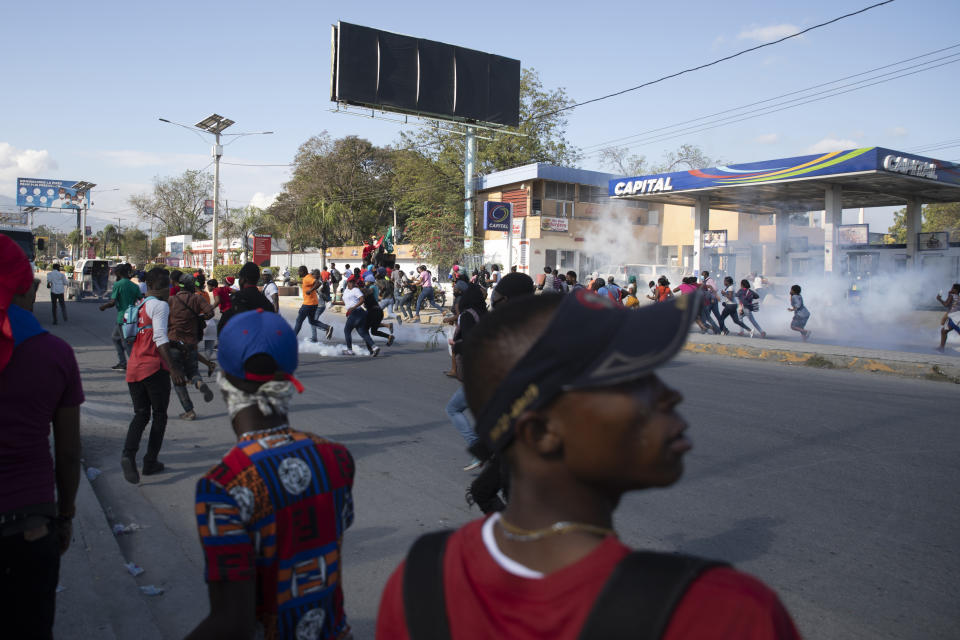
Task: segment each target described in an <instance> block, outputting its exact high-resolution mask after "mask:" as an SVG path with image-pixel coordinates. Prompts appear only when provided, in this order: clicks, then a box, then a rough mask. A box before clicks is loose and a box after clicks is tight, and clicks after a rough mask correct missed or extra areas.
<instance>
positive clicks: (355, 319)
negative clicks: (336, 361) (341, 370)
mask: <svg viewBox="0 0 960 640" xmlns="http://www.w3.org/2000/svg"><path fill="white" fill-rule="evenodd" d="M363 300H364V295H363V289H362V288H361V287H360V286H359V276H356V275H353V276H350V277H349V278H347V290H346V291H344V292H343V308H344V313H345V314H346V316H347V322H346V324H345V325H344V327H343V337H344V340H345V341H346V343H347V348H346V349H344V350H343V351H342V352H341V353H342V354H343V355H345V356H352V355H355V354H354V352H353V337H352V335H351V334H352V333H353V331H354V330H356V332H357V334H358V335H359V336H360V337H361V338H362V339H363V342H364V344H366V345H367V350H368V351H369V352H370V355H371V356H376V355H378V354H379V353H380V347H377V346H375V345H374V344H373V339H371V338H370V333H369V332H368V330H367V312H366V311H365V310H364V308H363Z"/></svg>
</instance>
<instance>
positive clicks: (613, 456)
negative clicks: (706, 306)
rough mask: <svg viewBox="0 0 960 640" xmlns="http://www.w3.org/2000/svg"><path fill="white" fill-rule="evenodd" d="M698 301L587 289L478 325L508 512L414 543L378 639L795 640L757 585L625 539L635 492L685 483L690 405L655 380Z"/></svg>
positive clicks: (475, 395)
mask: <svg viewBox="0 0 960 640" xmlns="http://www.w3.org/2000/svg"><path fill="white" fill-rule="evenodd" d="M691 297H693V298H694V299H693V300H691V301H690V302H694V303H695V304H685V303H686V302H688V301H686V300H676V301H673V302H667V303H665V304H658V305H650V306H647V307H645V308H643V309H639V310H637V311H627V310H625V309H624V308H623V307H622V306H617V305H614V304H612V303H611V302H607V301H601V300H602V299H597V298H595V297H594V296H592V295H591V294H589V293H586V292H578V293H576V294H575V295H572V296H564V297H560V296H534V297H532V298H526V299H523V300H517V301H515V302H511V303H510V304H509V305H507V306H506V308H505V309H504V310H503V311H502V312H499V311H498V312H496V313H492V314H489V315H488V316H487V317H486V318H484V319H483V320H482V321H481V323H480V324H479V325H478V326H477V327H476V328H475V329H474V330H473V332H472V334H471V336H470V337H469V338H468V340H467V342H466V344H465V346H464V362H465V366H466V368H465V375H464V386H465V388H466V396H467V402H468V403H469V405H470V408H471V409H472V410H473V411H474V413H475V415H476V416H477V427H476V430H477V433H478V435H479V437H480V440H481V442H482V443H483V445H484V446H485V447H487V448H488V449H489V450H491V451H496V452H498V453H500V454H501V455H503V456H505V457H506V459H507V460H509V465H508V467H509V473H510V478H511V480H510V481H511V487H512V489H511V495H510V501H509V503H508V504H507V506H506V508H505V509H504V511H503V512H502V513H497V514H494V515H492V516H490V517H488V518H484V519H479V520H474V521H473V522H470V523H468V524H466V525H464V526H463V527H461V528H460V529H458V530H456V531H454V532H452V533H451V532H440V533H435V534H428V535H427V536H424V537H422V538H420V539H419V540H418V541H417V542H415V543H414V545H413V547H412V549H411V551H410V552H409V554H408V555H407V558H406V562H405V563H404V564H403V565H402V566H401V567H399V568H398V569H397V570H395V571H394V573H393V574H392V575H391V576H390V578H389V580H388V581H387V585H386V587H385V589H384V592H383V596H382V598H381V601H380V611H379V615H378V618H377V633H376V637H377V638H378V640H385V639H387V638H389V639H390V640H406V639H407V638H419V637H449V638H455V639H462V638H478V637H490V638H550V639H551V640H574V639H575V638H621V637H636V636H639V637H652V638H668V639H672V638H681V637H682V638H716V639H721V640H723V639H736V640H740V639H742V638H751V639H753V640H760V639H762V640H774V639H775V640H798V639H799V634H798V633H797V631H796V628H795V627H794V624H793V621H792V620H791V618H790V614H789V613H788V612H787V610H786V608H785V607H784V606H783V604H782V603H781V602H780V600H779V598H778V597H777V594H776V593H775V592H774V591H773V590H771V589H770V588H769V587H767V586H766V585H765V584H763V583H762V582H760V581H759V580H757V579H756V578H754V577H752V576H749V575H747V574H744V573H741V572H739V571H737V570H736V569H733V568H732V567H730V566H728V565H726V564H725V563H722V562H714V561H709V560H704V559H701V558H693V557H690V556H679V555H676V554H672V553H652V552H642V553H634V551H633V549H631V548H630V547H628V546H626V545H625V544H623V543H622V542H621V541H620V540H619V538H618V535H617V532H616V531H615V529H614V512H615V510H616V508H617V505H618V504H620V503H621V501H622V498H623V497H624V496H625V495H626V494H628V493H629V492H633V491H638V490H645V489H653V488H660V487H669V486H671V485H673V484H675V483H676V482H677V481H678V480H679V479H680V477H681V475H682V474H683V469H684V461H683V457H684V455H685V454H686V452H687V451H689V450H690V448H691V443H690V441H689V439H688V438H687V436H686V431H687V428H688V425H687V422H686V421H685V420H684V419H683V417H681V416H680V415H679V414H678V413H677V411H676V407H677V405H679V404H680V403H681V402H682V400H683V396H682V395H681V394H680V393H679V392H678V391H676V390H674V389H672V388H670V387H669V386H667V384H666V383H664V382H663V381H662V380H661V379H660V378H659V377H658V376H657V374H656V369H657V367H659V366H661V365H663V364H665V363H667V362H668V361H670V360H671V359H672V358H673V357H674V356H675V355H676V354H677V352H678V351H679V350H680V349H681V347H682V345H683V344H684V342H685V339H684V338H685V336H686V333H687V330H688V328H689V327H690V324H691V323H692V320H693V317H692V316H693V315H695V314H696V313H698V312H699V306H700V300H699V294H692V296H691ZM641 334H642V335H643V336H644V339H643V340H636V336H637V335H641ZM558 343H560V344H562V345H564V348H562V349H558V348H557V344H558ZM613 363H616V364H613ZM438 611H440V612H444V611H445V612H446V615H444V616H438V615H437V612H438ZM425 630H429V631H428V632H427V634H426V636H423V635H421V634H422V633H424V631H425Z"/></svg>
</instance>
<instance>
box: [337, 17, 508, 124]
mask: <svg viewBox="0 0 960 640" xmlns="http://www.w3.org/2000/svg"><path fill="white" fill-rule="evenodd" d="M333 45H334V47H333V56H334V59H333V82H332V88H333V91H332V95H331V100H334V101H336V102H345V103H348V104H353V105H359V106H364V107H375V108H378V109H384V110H388V111H399V112H401V113H413V114H422V115H428V116H432V117H437V118H443V119H448V120H457V121H471V122H489V123H494V124H500V125H507V126H512V127H515V126H517V125H518V124H519V121H520V61H519V60H513V59H511V58H504V57H503V56H497V55H494V54H491V53H484V52H482V51H475V50H473V49H465V48H463V47H456V46H453V45H449V44H444V43H442V42H436V41H433V40H424V39H422V38H412V37H410V36H403V35H399V34H396V33H390V32H387V31H381V30H379V29H371V28H369V27H362V26H359V25H354V24H349V23H347V22H340V23H338V24H337V25H336V26H334V28H333Z"/></svg>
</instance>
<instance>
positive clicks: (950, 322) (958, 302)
mask: <svg viewBox="0 0 960 640" xmlns="http://www.w3.org/2000/svg"><path fill="white" fill-rule="evenodd" d="M937 302H939V303H940V304H941V305H942V306H943V307H944V308H945V309H946V312H945V313H944V314H943V320H942V321H941V322H940V346H939V347H937V351H939V352H940V353H943V352H944V351H945V350H946V348H947V336H949V335H950V332H951V331H956V332H957V333H960V282H958V283H955V284H954V285H953V287H951V288H950V292H949V293H948V294H947V298H946V300H944V299H943V296H942V295H940V294H939V293H938V294H937Z"/></svg>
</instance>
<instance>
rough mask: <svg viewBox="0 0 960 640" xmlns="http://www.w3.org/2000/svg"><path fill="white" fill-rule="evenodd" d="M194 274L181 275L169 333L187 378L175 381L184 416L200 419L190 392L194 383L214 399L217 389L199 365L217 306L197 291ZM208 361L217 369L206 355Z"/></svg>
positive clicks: (173, 355) (175, 360)
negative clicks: (206, 333)
mask: <svg viewBox="0 0 960 640" xmlns="http://www.w3.org/2000/svg"><path fill="white" fill-rule="evenodd" d="M193 283H194V281H193V276H191V275H190V274H183V275H182V276H181V277H180V284H181V286H182V289H180V292H179V293H177V295H175V296H174V297H172V298H170V316H169V321H168V330H167V337H168V338H170V343H169V345H170V358H171V360H172V361H173V363H174V364H175V365H176V366H177V368H178V369H180V371H182V372H183V375H184V377H185V378H186V380H185V382H184V383H176V382H175V383H174V386H173V390H174V392H175V393H176V394H177V399H179V400H180V405H181V406H182V407H183V413H181V414H180V416H179V417H180V419H181V420H196V418H197V413H196V412H195V411H194V410H193V401H192V400H191V399H190V394H189V393H188V392H187V384H190V385H192V386H194V387H196V389H197V390H198V391H199V392H200V393H201V394H203V400H204V401H205V402H210V401H211V400H213V391H211V390H210V387H208V386H207V385H206V383H204V381H203V378H201V377H200V372H199V371H198V369H197V363H198V362H199V360H200V357H201V356H200V353H199V345H200V341H201V340H202V339H203V332H204V330H205V329H206V323H207V322H208V321H209V320H210V319H212V318H213V307H211V306H210V305H209V304H207V303H206V302H205V301H204V300H203V298H201V297H200V296H198V295H197V294H196V290H195V289H194V284H193ZM204 360H205V362H204V364H206V365H207V367H208V368H209V373H211V374H212V373H213V363H212V362H210V361H208V360H206V359H204Z"/></svg>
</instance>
